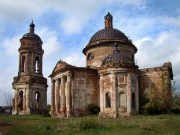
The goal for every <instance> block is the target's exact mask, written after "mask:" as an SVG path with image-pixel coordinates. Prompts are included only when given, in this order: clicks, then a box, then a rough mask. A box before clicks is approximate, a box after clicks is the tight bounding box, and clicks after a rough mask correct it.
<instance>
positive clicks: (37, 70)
mask: <svg viewBox="0 0 180 135" xmlns="http://www.w3.org/2000/svg"><path fill="white" fill-rule="evenodd" d="M35 72H36V73H39V57H37V56H36V58H35Z"/></svg>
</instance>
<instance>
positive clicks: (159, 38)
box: [134, 31, 180, 90]
mask: <svg viewBox="0 0 180 135" xmlns="http://www.w3.org/2000/svg"><path fill="white" fill-rule="evenodd" d="M179 37H180V32H177V31H163V32H161V33H160V34H158V35H156V38H152V37H144V38H142V39H139V40H136V41H135V42H134V43H135V45H136V46H137V48H138V52H137V54H136V59H137V65H139V66H140V68H149V67H158V66H162V65H163V63H165V62H169V61H170V62H171V63H172V68H173V73H174V81H176V87H177V89H179V90H180V83H179V82H180V71H179V63H180V59H179V58H180V46H179Z"/></svg>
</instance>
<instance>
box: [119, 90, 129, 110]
mask: <svg viewBox="0 0 180 135" xmlns="http://www.w3.org/2000/svg"><path fill="white" fill-rule="evenodd" d="M126 104H127V101H126V94H125V93H124V92H121V93H119V107H126Z"/></svg>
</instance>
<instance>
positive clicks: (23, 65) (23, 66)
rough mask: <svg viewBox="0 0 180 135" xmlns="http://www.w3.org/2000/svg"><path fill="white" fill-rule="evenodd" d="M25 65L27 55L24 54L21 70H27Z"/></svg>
mask: <svg viewBox="0 0 180 135" xmlns="http://www.w3.org/2000/svg"><path fill="white" fill-rule="evenodd" d="M25 67H26V61H25V56H24V55H23V56H22V63H21V71H22V72H25Z"/></svg>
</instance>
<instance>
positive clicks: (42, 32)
mask: <svg viewBox="0 0 180 135" xmlns="http://www.w3.org/2000/svg"><path fill="white" fill-rule="evenodd" d="M37 33H38V35H39V36H40V37H41V40H42V41H43V49H44V51H45V53H44V57H45V58H47V57H51V55H54V54H56V53H58V52H60V51H61V49H62V48H63V45H62V43H61V42H60V41H59V40H58V36H57V33H56V31H51V30H49V29H48V28H47V27H42V28H41V29H39V30H38V31H37Z"/></svg>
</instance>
